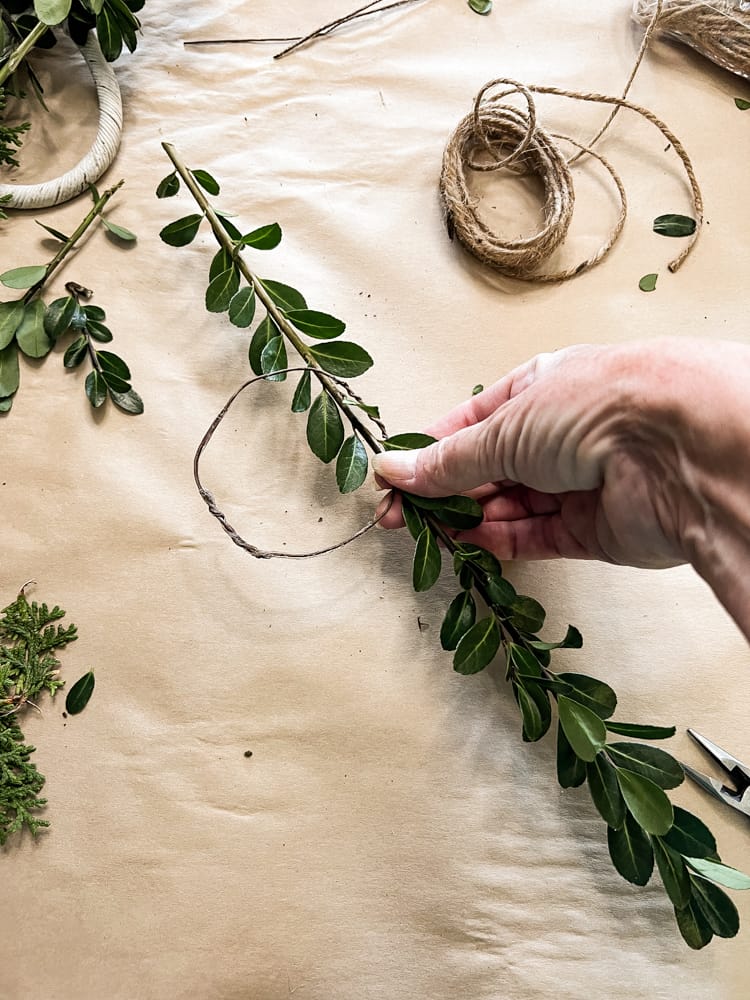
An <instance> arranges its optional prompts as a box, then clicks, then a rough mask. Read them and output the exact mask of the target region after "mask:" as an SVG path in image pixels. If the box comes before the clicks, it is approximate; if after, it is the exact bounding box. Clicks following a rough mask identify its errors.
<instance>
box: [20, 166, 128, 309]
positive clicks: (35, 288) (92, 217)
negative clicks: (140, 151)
mask: <svg viewBox="0 0 750 1000" xmlns="http://www.w3.org/2000/svg"><path fill="white" fill-rule="evenodd" d="M124 183H125V182H124V181H119V183H117V184H115V185H114V187H111V188H109V189H108V190H107V191H105V192H104V194H102V195H100V197H99V198H97V200H96V201H95V202H94V206H93V208H92V209H91V211H90V212H89V213H88V215H87V216H86V217H85V218H84V219H83V221H82V222H81V223H80V225H79V226H78V227H77V228H76V230H75V232H74V233H73V235H72V236H69V237H68V239H67V240H66V241H65V243H63V245H62V246H61V247H60V249H59V250H58V251H57V253H56V254H55V256H54V257H53V258H52V260H51V261H50V262H49V264H47V270H46V271H45V272H44V277H43V278H40V279H39V281H37V283H36V284H35V285H32V286H31V288H29V289H28V291H27V292H26V294H25V295H24V296H23V301H24V303H28V302H31V300H32V299H33V298H34V296H35V295H38V294H39V292H40V291H41V290H42V288H43V287H44V285H45V284H46V282H47V281H49V279H50V278H51V277H52V275H53V274H54V272H55V271H56V270H57V268H58V267H59V266H60V265H61V264H62V262H63V261H64V260H65V258H66V257H67V256H68V254H69V253H70V252H71V250H73V249H75V244H76V242H77V241H78V240H79V239H80V238H81V237H82V236H83V234H84V233H85V232H86V230H87V229H88V228H89V227H90V226H91V225H92V224H93V223H94V222H96V220H97V218H98V217H99V216H100V215H101V214H102V212H103V211H104V209H105V207H106V205H107V203H108V202H109V200H110V198H111V197H112V196H113V195H114V194H115V192H116V191H118V190H119V189H120V188H121V187H122V185H123V184H124Z"/></svg>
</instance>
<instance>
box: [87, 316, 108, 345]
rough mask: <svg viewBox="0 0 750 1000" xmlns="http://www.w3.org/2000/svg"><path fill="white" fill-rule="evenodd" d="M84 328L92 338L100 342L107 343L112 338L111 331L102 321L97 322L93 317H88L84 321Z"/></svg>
mask: <svg viewBox="0 0 750 1000" xmlns="http://www.w3.org/2000/svg"><path fill="white" fill-rule="evenodd" d="M86 329H87V330H88V333H89V336H90V337H91V339H92V340H96V341H98V342H99V343H100V344H108V343H109V342H110V340H112V331H111V330H110V329H109V327H106V326H105V325H104V324H103V323H97V321H96V320H95V319H90V320H88V321H87V323H86Z"/></svg>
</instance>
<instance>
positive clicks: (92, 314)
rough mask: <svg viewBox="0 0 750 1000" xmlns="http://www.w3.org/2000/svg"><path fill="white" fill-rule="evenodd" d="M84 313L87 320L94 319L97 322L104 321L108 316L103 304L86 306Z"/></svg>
mask: <svg viewBox="0 0 750 1000" xmlns="http://www.w3.org/2000/svg"><path fill="white" fill-rule="evenodd" d="M83 314H84V316H85V317H86V319H87V320H90V319H92V320H94V322H95V323H103V322H104V320H105V319H106V318H107V314H106V313H105V312H104V310H103V309H102V307H101V306H84V307H83Z"/></svg>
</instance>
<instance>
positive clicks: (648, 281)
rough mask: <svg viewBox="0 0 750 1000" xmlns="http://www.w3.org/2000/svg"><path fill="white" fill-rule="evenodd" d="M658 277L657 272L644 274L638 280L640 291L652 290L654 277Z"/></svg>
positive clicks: (654, 284)
mask: <svg viewBox="0 0 750 1000" xmlns="http://www.w3.org/2000/svg"><path fill="white" fill-rule="evenodd" d="M658 277H659V275H658V274H644V275H643V277H642V278H641V280H640V281H639V282H638V287H639V288H640V290H641V291H642V292H653V290H654V289H655V288H656V279H657V278H658Z"/></svg>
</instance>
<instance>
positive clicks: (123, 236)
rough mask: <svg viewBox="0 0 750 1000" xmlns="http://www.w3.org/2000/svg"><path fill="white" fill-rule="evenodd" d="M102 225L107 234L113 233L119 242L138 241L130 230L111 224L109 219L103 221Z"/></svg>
mask: <svg viewBox="0 0 750 1000" xmlns="http://www.w3.org/2000/svg"><path fill="white" fill-rule="evenodd" d="M102 225H103V226H104V228H105V229H106V230H107V232H109V233H112V235H113V236H116V237H117V239H118V240H123V241H124V242H125V243H134V242H135V241H136V240H137V239H138V237H137V236H136V235H135V233H134V232H132V231H131V230H130V229H126V228H125V226H118V225H117V224H116V223H114V222H110V221H109V219H102Z"/></svg>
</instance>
